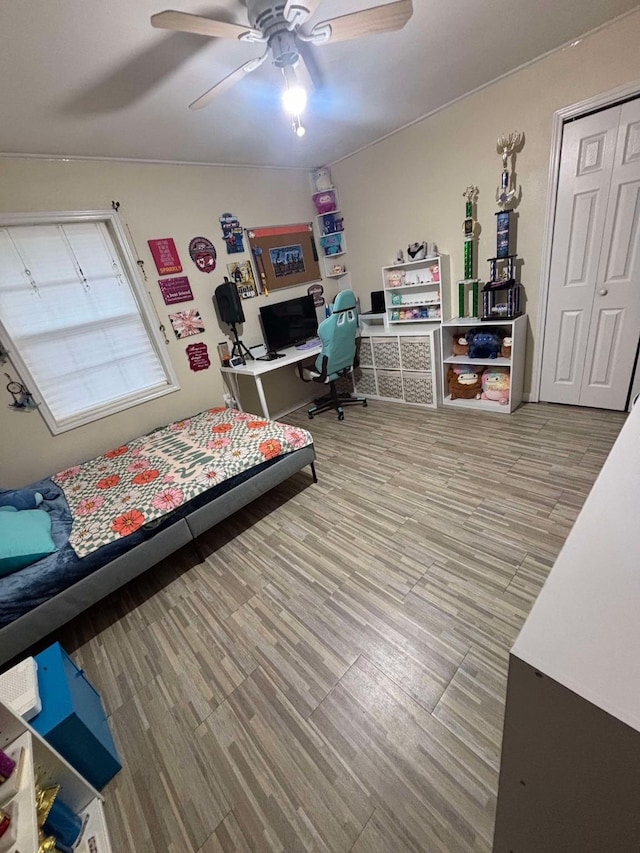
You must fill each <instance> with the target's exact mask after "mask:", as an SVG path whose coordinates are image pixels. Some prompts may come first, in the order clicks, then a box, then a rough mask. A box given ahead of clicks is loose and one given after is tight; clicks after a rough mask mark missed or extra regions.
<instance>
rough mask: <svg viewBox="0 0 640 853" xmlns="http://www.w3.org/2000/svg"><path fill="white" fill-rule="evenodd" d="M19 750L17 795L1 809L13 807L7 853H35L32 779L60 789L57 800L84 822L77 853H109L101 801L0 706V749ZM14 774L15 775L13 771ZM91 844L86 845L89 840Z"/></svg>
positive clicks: (77, 775) (51, 750)
mask: <svg viewBox="0 0 640 853" xmlns="http://www.w3.org/2000/svg"><path fill="white" fill-rule="evenodd" d="M18 747H22V749H23V757H22V763H21V765H20V771H19V772H20V785H19V789H18V792H17V794H15V795H14V797H13V798H12V799H11V800H10V801H9V803H5V804H4V806H3V808H5V809H8V807H9V806H10V805H11V804H12V803H15V805H17V814H16V819H17V837H16V840H15V842H13V844H12V845H11V846H10V847H9V848H8V853H38V846H39V842H38V825H37V816H36V775H37V776H38V781H39V782H40V783H42V784H45V785H52V784H58V785H60V796H61V797H62V799H63V800H64V802H65V803H66V804H67V805H68V806H69V807H70V808H71V809H73V811H75V812H76V814H78V815H80V816H81V817H83V818H86V825H85V829H84V832H83V834H82V837H81V839H80V843H79V844H78V845H77V847H76V848H75V850H76V851H79V853H90V850H91V848H92V847H94V849H95V850H96V851H97V853H111V844H110V842H109V835H108V832H107V826H106V822H105V819H104V811H103V805H102V797H101V796H100V794H99V793H98V792H97V791H96V790H95V788H93V787H92V786H91V785H90V784H89V783H88V782H87V781H86V780H85V779H83V777H82V776H80V774H79V773H78V772H77V771H76V770H74V768H73V767H71V765H70V764H68V763H67V762H66V761H65V759H64V758H62V756H60V755H59V754H58V753H57V752H56V751H55V750H54V749H53V748H52V747H51V746H49V744H48V743H47V742H46V741H45V740H44V739H43V738H42V737H41V736H40V735H39V734H38V733H37V732H36V731H35V730H34V729H32V728H31V726H30V725H29V724H28V723H26V722H25V721H24V720H23V719H22V718H21V717H19V716H18V715H17V714H14V713H13V711H11V709H9V708H7V706H6V705H4V704H2V703H0V748H1V749H3V750H4V751H5V752H8V751H10V750H12V749H14V748H18ZM16 772H17V771H16ZM92 838H93V839H94V844H93V845H90V840H91V839H92Z"/></svg>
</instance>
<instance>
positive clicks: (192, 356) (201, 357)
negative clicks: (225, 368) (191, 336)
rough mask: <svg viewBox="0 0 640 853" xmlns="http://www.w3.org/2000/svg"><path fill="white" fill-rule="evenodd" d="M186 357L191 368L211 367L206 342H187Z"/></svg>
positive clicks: (202, 368) (204, 368) (203, 368)
mask: <svg viewBox="0 0 640 853" xmlns="http://www.w3.org/2000/svg"><path fill="white" fill-rule="evenodd" d="M187 358H188V359H189V367H190V368H191V370H206V369H207V367H211V362H210V361H209V353H208V351H207V345H206V344H189V346H188V347H187Z"/></svg>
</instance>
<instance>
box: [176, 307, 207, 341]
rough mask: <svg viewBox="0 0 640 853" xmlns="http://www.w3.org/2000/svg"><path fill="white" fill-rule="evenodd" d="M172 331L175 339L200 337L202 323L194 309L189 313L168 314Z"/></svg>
mask: <svg viewBox="0 0 640 853" xmlns="http://www.w3.org/2000/svg"><path fill="white" fill-rule="evenodd" d="M169 319H170V320H171V325H172V326H173V331H174V332H175V333H176V338H189V337H191V335H200V334H201V333H202V332H204V323H203V322H202V317H201V316H200V312H199V311H196V310H195V309H191V311H178V313H177V314H169Z"/></svg>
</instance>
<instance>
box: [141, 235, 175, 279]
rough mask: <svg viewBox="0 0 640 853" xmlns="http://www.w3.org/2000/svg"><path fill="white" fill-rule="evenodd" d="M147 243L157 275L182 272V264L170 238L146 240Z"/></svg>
mask: <svg viewBox="0 0 640 853" xmlns="http://www.w3.org/2000/svg"><path fill="white" fill-rule="evenodd" d="M147 243H148V244H149V248H150V249H151V254H152V255H153V260H154V261H155V264H156V269H157V270H158V275H169V274H170V273H172V272H182V263H181V262H180V258H179V256H178V250H177V249H176V244H175V243H174V242H173V238H172V237H165V238H164V239H162V240H147Z"/></svg>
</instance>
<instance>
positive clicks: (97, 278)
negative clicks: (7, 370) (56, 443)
mask: <svg viewBox="0 0 640 853" xmlns="http://www.w3.org/2000/svg"><path fill="white" fill-rule="evenodd" d="M115 236H116V235H115V234H114V232H113V230H111V229H109V227H108V225H107V223H106V222H105V221H80V222H63V223H57V224H24V225H22V224H20V225H10V226H4V227H0V321H1V323H2V327H3V329H4V333H5V335H6V336H7V337H8V339H9V340H8V341H7V342H6V346H7V348H8V349H9V350H10V351H14V352H15V353H16V354H17V355H18V356H19V359H20V360H21V362H22V364H23V366H24V368H26V373H27V377H29V380H30V381H31V382H32V384H33V386H34V387H32V388H30V390H31V391H32V393H33V394H34V396H35V397H36V400H38V401H41V405H42V406H43V407H44V411H43V415H44V416H45V419H46V420H47V422H48V423H49V426H50V427H51V428H52V430H53V431H54V432H60V431H63V430H65V429H70V428H71V427H73V426H77V425H79V424H81V423H87V422H88V421H90V420H95V419H97V418H99V417H103V416H104V415H107V414H112V413H113V412H116V411H120V410H121V409H124V408H127V407H129V406H131V405H135V404H137V403H140V402H143V401H145V400H147V399H151V398H153V397H156V396H159V395H160V394H162V393H167V392H168V391H170V390H175V388H176V387H177V386H176V384H175V379H174V377H173V375H172V371H171V368H170V366H169V365H168V362H167V359H166V355H165V354H163V353H161V352H160V348H159V345H158V338H157V335H156V334H155V333H154V331H153V320H152V318H150V317H147V316H146V315H145V311H146V309H148V307H149V306H148V304H147V305H145V304H144V293H143V292H142V293H140V292H137V290H136V287H137V283H136V282H135V275H132V274H131V273H129V274H127V269H126V264H125V263H123V260H122V254H121V252H119V251H118V246H117V245H116V240H115V239H114V237H115ZM141 297H142V298H141ZM22 378H23V379H24V380H25V381H26V377H24V376H23V377H22Z"/></svg>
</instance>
